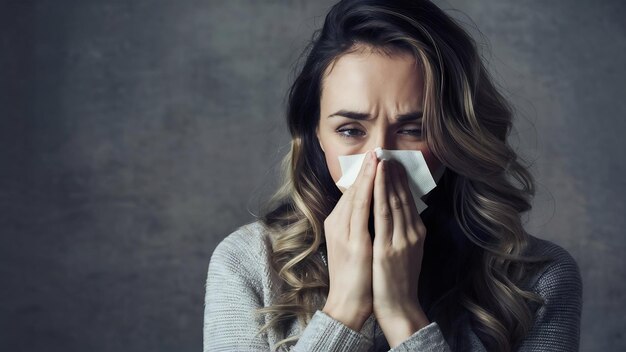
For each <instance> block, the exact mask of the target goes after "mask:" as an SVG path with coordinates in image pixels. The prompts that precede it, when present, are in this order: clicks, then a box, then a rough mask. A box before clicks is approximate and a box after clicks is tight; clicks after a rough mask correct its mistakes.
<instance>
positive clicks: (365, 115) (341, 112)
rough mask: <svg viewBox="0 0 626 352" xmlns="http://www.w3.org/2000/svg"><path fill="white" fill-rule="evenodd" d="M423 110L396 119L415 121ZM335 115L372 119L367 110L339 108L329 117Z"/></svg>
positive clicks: (356, 118)
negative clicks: (358, 110)
mask: <svg viewBox="0 0 626 352" xmlns="http://www.w3.org/2000/svg"><path fill="white" fill-rule="evenodd" d="M422 114H423V113H422V112H421V111H411V112H408V113H406V114H400V115H398V116H396V120H397V121H400V122H403V121H414V120H419V119H421V118H422ZM334 116H343V117H347V118H349V119H353V120H369V119H371V116H370V114H368V113H365V112H357V111H348V110H339V111H337V112H335V113H333V114H330V115H328V117H329V118H331V117H334Z"/></svg>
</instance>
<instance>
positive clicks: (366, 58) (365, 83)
mask: <svg viewBox="0 0 626 352" xmlns="http://www.w3.org/2000/svg"><path fill="white" fill-rule="evenodd" d="M422 90H423V75H422V70H421V66H420V65H419V62H418V60H417V59H416V58H415V57H414V56H413V55H412V54H410V53H406V52H394V53H391V54H388V53H383V52H380V51H374V50H367V49H365V50H358V51H354V52H349V53H346V54H344V55H342V56H340V57H339V58H337V59H336V60H334V61H333V62H332V63H331V64H330V65H329V66H328V67H327V68H326V70H325V72H324V76H323V80H322V100H324V101H326V102H331V103H332V102H336V103H340V102H341V101H344V102H345V101H354V100H361V101H375V102H395V103H396V104H401V105H405V104H407V103H416V102H421V98H422ZM363 108H366V107H365V106H364V107H363Z"/></svg>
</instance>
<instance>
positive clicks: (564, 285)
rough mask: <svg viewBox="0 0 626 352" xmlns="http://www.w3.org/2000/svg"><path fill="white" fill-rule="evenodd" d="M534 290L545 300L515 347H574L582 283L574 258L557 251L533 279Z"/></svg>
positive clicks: (577, 339)
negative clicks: (554, 258)
mask: <svg viewBox="0 0 626 352" xmlns="http://www.w3.org/2000/svg"><path fill="white" fill-rule="evenodd" d="M535 291H536V292H537V293H539V294H540V295H541V296H542V297H543V298H544V299H545V301H546V302H545V304H544V305H543V306H542V307H540V308H539V309H538V310H537V312H536V314H535V322H534V324H533V327H532V329H531V331H530V333H529V334H528V335H527V336H526V338H525V339H524V340H523V341H522V343H521V344H520V348H519V350H518V351H520V352H526V351H555V352H561V351H563V352H565V351H578V350H579V343H580V318H581V311H582V302H583V298H582V294H583V286H582V279H581V276H580V269H579V267H578V265H577V264H576V261H575V260H574V258H572V257H571V256H570V254H569V253H567V252H565V251H564V250H562V251H560V253H559V254H558V256H557V260H556V263H555V264H554V265H551V266H550V267H549V268H548V269H547V270H546V271H545V272H544V273H543V274H542V275H541V277H540V278H539V280H538V281H537V284H536V289H535Z"/></svg>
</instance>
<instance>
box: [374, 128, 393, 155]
mask: <svg viewBox="0 0 626 352" xmlns="http://www.w3.org/2000/svg"><path fill="white" fill-rule="evenodd" d="M374 134H375V135H374V138H372V141H373V142H374V143H373V145H371V146H370V149H374V148H376V147H381V148H382V149H390V150H391V149H396V145H395V144H396V141H395V138H393V137H394V136H393V135H392V134H391V133H389V131H386V130H385V129H379V130H378V131H375V132H374Z"/></svg>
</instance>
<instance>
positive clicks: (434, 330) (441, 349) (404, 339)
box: [381, 308, 451, 352]
mask: <svg viewBox="0 0 626 352" xmlns="http://www.w3.org/2000/svg"><path fill="white" fill-rule="evenodd" d="M408 311H409V312H410V313H409V314H407V315H406V316H404V317H402V318H401V319H397V320H395V321H394V322H393V324H392V325H389V324H384V325H383V324H381V328H382V329H383V332H384V334H385V336H386V337H387V340H388V342H389V344H390V345H391V346H395V347H393V348H391V349H390V350H389V351H390V352H391V351H393V352H395V351H429V352H450V351H451V350H450V346H449V345H448V344H447V343H446V341H445V339H444V337H443V333H442V332H441V329H439V325H438V324H437V323H436V322H432V323H431V322H430V321H429V320H428V317H426V314H425V313H424V311H423V310H422V309H421V308H417V309H409V310H408ZM385 325H386V326H387V327H384V326H385ZM396 341H399V342H396Z"/></svg>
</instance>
